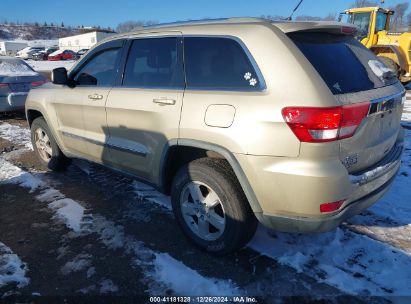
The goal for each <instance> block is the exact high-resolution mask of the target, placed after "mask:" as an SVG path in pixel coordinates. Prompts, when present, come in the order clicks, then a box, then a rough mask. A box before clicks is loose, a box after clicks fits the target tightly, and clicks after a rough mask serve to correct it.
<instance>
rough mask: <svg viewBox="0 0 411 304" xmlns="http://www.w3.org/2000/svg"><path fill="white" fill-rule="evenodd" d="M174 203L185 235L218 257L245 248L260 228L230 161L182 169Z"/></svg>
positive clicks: (173, 190) (173, 193)
mask: <svg viewBox="0 0 411 304" xmlns="http://www.w3.org/2000/svg"><path fill="white" fill-rule="evenodd" d="M192 193H193V194H192ZM196 193H197V194H196ZM195 196H197V198H199V202H200V204H199V202H197V203H196V202H195V201H196V199H195V198H194V197H195ZM171 202H172V206H173V212H174V215H175V217H176V219H177V221H178V223H179V225H180V227H181V228H182V230H183V232H184V234H185V235H186V236H187V237H188V238H189V239H190V240H191V241H192V242H193V243H194V244H195V245H197V246H198V247H200V248H201V249H203V250H205V251H207V252H210V253H214V254H216V255H225V254H228V253H231V252H233V251H236V250H238V249H240V248H242V247H243V246H244V245H245V244H247V242H248V241H249V240H250V239H251V237H252V236H253V235H254V233H255V230H256V228H257V223H258V222H257V219H256V218H255V216H254V213H253V212H252V210H251V207H250V205H249V203H248V201H247V198H246V197H245V194H244V192H243V190H242V188H241V186H240V184H239V182H238V180H237V178H236V176H235V174H234V172H233V171H232V169H231V167H230V166H229V164H228V163H227V161H226V160H221V159H212V158H201V159H197V160H194V161H192V162H190V163H189V164H187V165H185V166H184V167H182V168H181V169H180V170H179V171H178V172H177V174H176V176H175V177H174V180H173V183H172V188H171ZM201 202H202V203H203V204H201ZM211 206H214V207H211ZM194 213H195V214H194ZM207 221H209V222H208V224H204V222H207ZM223 222H224V225H223V224H222V223H223ZM213 224H214V225H213ZM216 224H217V225H216ZM204 227H206V228H204ZM204 231H206V232H208V233H203V232H204Z"/></svg>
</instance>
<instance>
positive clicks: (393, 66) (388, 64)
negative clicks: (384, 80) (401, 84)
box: [378, 56, 400, 77]
mask: <svg viewBox="0 0 411 304" xmlns="http://www.w3.org/2000/svg"><path fill="white" fill-rule="evenodd" d="M378 59H380V60H381V61H382V62H383V63H384V64H385V66H386V67H387V68H389V69H390V70H392V71H393V72H394V73H395V75H396V76H397V77H398V76H399V75H400V68H399V66H398V65H397V64H396V63H395V61H394V60H392V59H391V58H388V57H383V56H379V57H378Z"/></svg>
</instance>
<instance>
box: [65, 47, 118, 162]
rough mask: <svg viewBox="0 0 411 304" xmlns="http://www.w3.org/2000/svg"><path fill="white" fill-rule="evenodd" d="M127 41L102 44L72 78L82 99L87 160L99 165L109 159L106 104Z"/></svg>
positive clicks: (72, 74) (76, 70)
mask: <svg viewBox="0 0 411 304" xmlns="http://www.w3.org/2000/svg"><path fill="white" fill-rule="evenodd" d="M123 42H124V41H123V40H115V41H110V42H107V43H104V44H102V45H100V46H99V47H97V48H96V49H94V50H93V52H92V53H90V54H89V55H88V56H87V58H86V59H85V60H84V61H85V62H84V64H81V65H80V67H79V68H77V69H75V70H74V71H73V72H72V73H71V75H70V77H72V78H73V79H74V82H75V88H74V89H73V91H76V92H78V93H77V94H79V95H80V96H81V101H82V102H81V105H82V113H81V115H82V120H83V133H82V141H83V142H84V145H85V146H86V149H87V158H89V159H91V160H93V161H96V162H104V161H105V159H106V154H107V153H106V150H105V144H106V143H107V141H108V129H107V121H106V110H105V105H106V100H107V96H108V93H109V92H110V89H111V88H112V86H113V85H114V82H115V79H116V76H117V73H118V69H119V62H120V57H121V54H122V46H123Z"/></svg>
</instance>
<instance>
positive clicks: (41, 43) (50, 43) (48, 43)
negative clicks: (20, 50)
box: [27, 39, 59, 49]
mask: <svg viewBox="0 0 411 304" xmlns="http://www.w3.org/2000/svg"><path fill="white" fill-rule="evenodd" d="M27 45H28V46H32V47H44V48H46V49H47V48H50V47H55V46H58V45H59V41H58V39H54V40H29V41H27Z"/></svg>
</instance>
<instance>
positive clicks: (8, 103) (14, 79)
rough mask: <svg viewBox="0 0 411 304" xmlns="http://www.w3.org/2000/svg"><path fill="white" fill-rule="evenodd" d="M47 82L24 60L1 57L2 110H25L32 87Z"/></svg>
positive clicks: (0, 92) (0, 96) (0, 106)
mask: <svg viewBox="0 0 411 304" xmlns="http://www.w3.org/2000/svg"><path fill="white" fill-rule="evenodd" d="M45 82H46V78H45V77H44V76H42V75H40V74H39V73H37V72H35V71H34V70H33V69H32V68H31V67H30V66H29V65H28V64H27V63H25V62H24V61H23V60H21V59H17V58H12V57H0V112H6V111H15V110H23V109H24V105H25V103H26V97H27V94H28V93H29V91H30V89H31V88H34V87H38V86H41V85H42V84H44V83H45Z"/></svg>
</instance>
